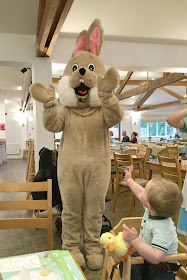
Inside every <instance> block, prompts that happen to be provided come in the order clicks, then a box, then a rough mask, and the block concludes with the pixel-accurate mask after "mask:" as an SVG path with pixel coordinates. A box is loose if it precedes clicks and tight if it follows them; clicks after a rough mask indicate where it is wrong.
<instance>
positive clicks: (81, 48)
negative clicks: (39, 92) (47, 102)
mask: <svg viewBox="0 0 187 280" xmlns="http://www.w3.org/2000/svg"><path fill="white" fill-rule="evenodd" d="M102 42H103V29H102V27H101V23H100V21H99V20H98V19H96V20H94V22H93V23H92V24H91V26H90V27H89V29H88V31H87V30H83V31H82V32H81V33H80V34H79V36H78V38H77V44H76V47H75V50H74V52H73V54H72V58H71V59H70V60H69V62H68V63H67V66H66V68H65V70H64V75H63V77H62V78H61V80H60V81H59V83H58V93H59V98H60V100H61V102H62V103H63V105H64V106H67V107H74V108H87V107H89V106H90V107H97V106H101V101H100V99H99V97H98V89H97V77H98V76H104V74H105V72H106V70H105V67H104V64H103V62H102V60H101V59H100V58H99V57H98V55H99V53H100V50H101V46H102Z"/></svg>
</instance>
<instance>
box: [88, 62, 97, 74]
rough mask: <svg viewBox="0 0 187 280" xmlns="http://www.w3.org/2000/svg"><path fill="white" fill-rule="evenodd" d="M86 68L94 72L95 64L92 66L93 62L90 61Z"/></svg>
mask: <svg viewBox="0 0 187 280" xmlns="http://www.w3.org/2000/svg"><path fill="white" fill-rule="evenodd" d="M88 69H90V71H92V72H94V71H95V66H94V64H92V63H90V64H89V65H88Z"/></svg>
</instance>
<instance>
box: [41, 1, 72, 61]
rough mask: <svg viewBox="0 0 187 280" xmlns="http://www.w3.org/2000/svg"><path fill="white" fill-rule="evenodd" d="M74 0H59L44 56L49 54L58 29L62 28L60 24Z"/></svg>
mask: <svg viewBox="0 0 187 280" xmlns="http://www.w3.org/2000/svg"><path fill="white" fill-rule="evenodd" d="M73 1H74V0H61V1H60V2H61V3H60V5H59V8H58V10H57V15H56V17H55V21H54V23H53V29H52V30H51V32H50V36H49V38H48V39H50V43H49V46H48V49H47V52H46V56H50V54H51V52H52V50H53V47H54V45H55V43H56V40H57V38H58V36H59V34H60V31H61V29H62V26H63V24H64V22H65V20H66V18H67V15H68V13H69V11H70V9H71V6H72V4H73Z"/></svg>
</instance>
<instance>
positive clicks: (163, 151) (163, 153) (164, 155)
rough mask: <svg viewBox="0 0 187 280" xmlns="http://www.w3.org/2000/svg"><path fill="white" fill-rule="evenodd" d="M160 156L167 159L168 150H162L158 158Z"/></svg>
mask: <svg viewBox="0 0 187 280" xmlns="http://www.w3.org/2000/svg"><path fill="white" fill-rule="evenodd" d="M158 155H160V156H163V157H166V156H167V155H166V148H165V149H163V150H161V151H160V152H158V154H157V156H158Z"/></svg>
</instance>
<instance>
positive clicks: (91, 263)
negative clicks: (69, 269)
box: [86, 254, 103, 270]
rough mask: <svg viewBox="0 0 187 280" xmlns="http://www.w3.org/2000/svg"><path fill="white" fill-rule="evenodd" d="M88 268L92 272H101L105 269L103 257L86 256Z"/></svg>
mask: <svg viewBox="0 0 187 280" xmlns="http://www.w3.org/2000/svg"><path fill="white" fill-rule="evenodd" d="M86 260H87V266H88V267H89V269H91V270H100V269H101V268H102V267H103V256H102V255H101V254H99V255H98V254H97V255H96V254H94V255H88V256H86Z"/></svg>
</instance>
